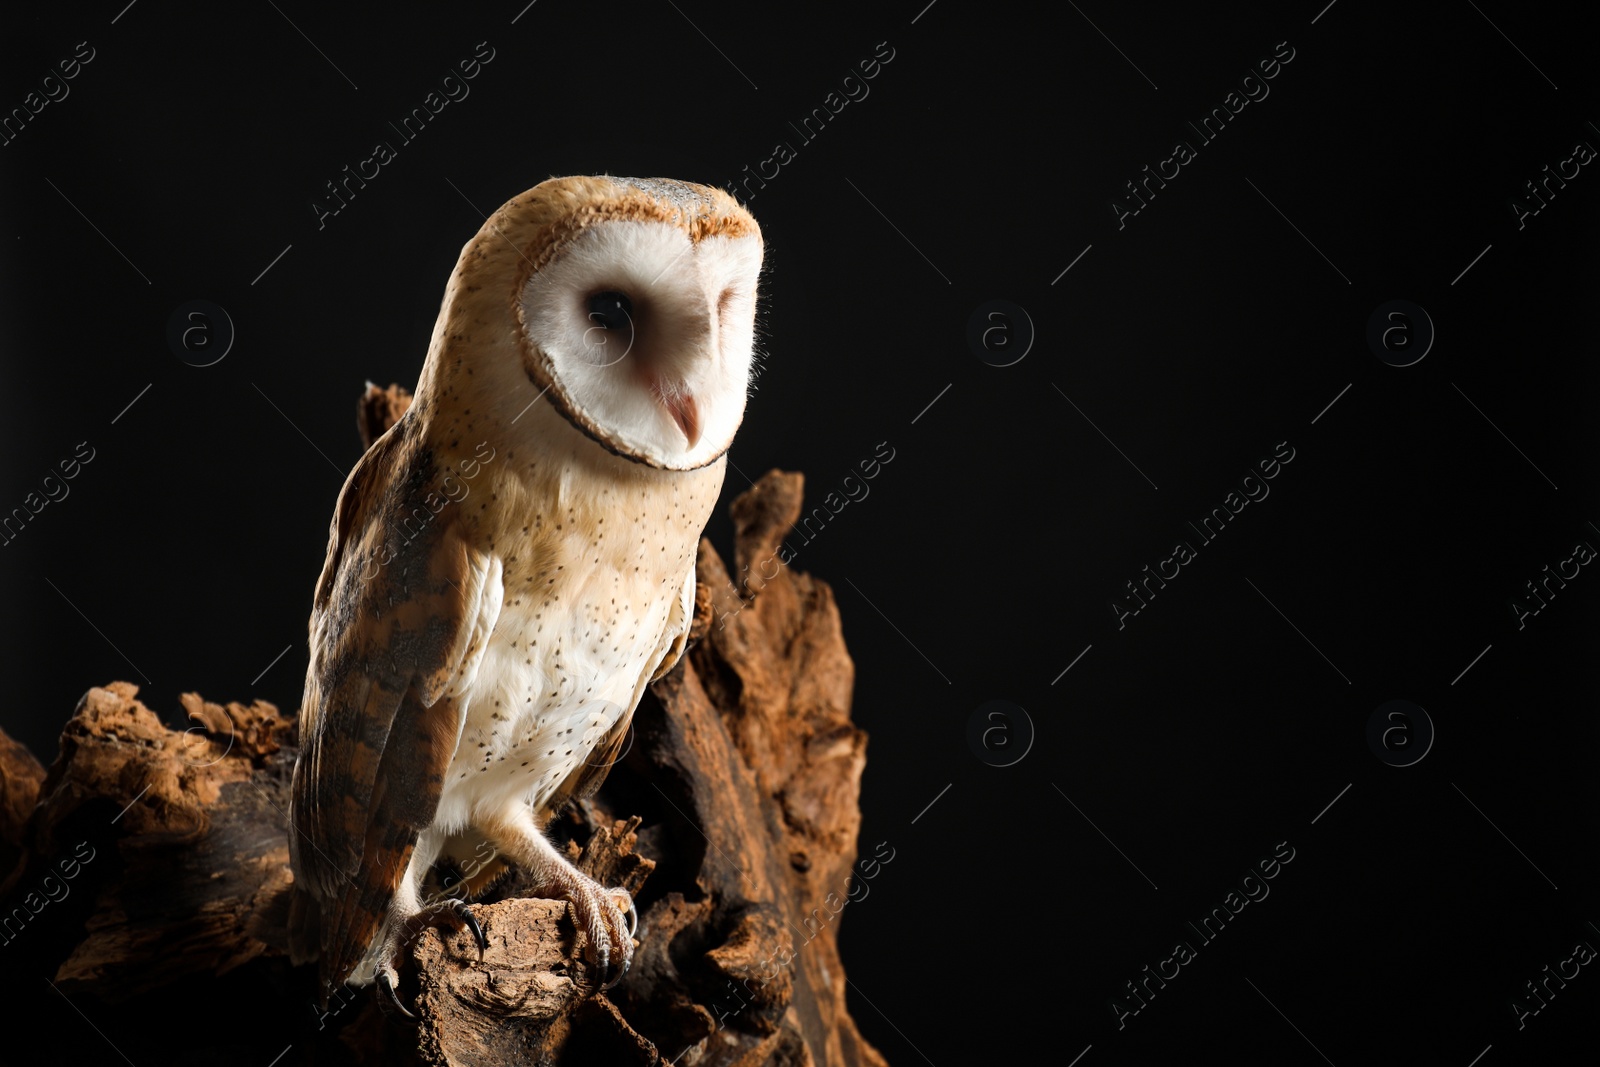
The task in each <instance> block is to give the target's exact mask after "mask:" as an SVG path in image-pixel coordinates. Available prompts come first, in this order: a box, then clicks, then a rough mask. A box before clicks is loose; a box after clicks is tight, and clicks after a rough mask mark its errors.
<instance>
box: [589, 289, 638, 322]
mask: <svg viewBox="0 0 1600 1067" xmlns="http://www.w3.org/2000/svg"><path fill="white" fill-rule="evenodd" d="M589 321H590V322H592V323H594V324H595V325H596V326H598V327H600V328H601V329H602V330H628V329H632V327H633V301H632V300H629V299H628V294H627V293H619V292H615V291H613V290H607V291H606V292H603V293H595V294H594V295H593V296H591V297H590V298H589Z"/></svg>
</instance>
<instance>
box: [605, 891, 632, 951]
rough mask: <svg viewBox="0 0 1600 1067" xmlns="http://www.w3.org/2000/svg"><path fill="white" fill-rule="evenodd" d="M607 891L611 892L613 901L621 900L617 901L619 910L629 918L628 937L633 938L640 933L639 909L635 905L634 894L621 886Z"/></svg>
mask: <svg viewBox="0 0 1600 1067" xmlns="http://www.w3.org/2000/svg"><path fill="white" fill-rule="evenodd" d="M607 892H609V893H610V894H611V899H612V900H613V901H620V902H619V903H617V910H618V911H620V912H622V914H623V916H624V917H626V918H627V920H628V938H629V940H633V939H634V938H635V935H637V934H638V933H639V909H638V908H636V907H634V906H633V895H632V894H631V893H629V892H628V891H627V890H626V889H623V888H622V887H621V886H618V887H617V888H615V889H611V890H607Z"/></svg>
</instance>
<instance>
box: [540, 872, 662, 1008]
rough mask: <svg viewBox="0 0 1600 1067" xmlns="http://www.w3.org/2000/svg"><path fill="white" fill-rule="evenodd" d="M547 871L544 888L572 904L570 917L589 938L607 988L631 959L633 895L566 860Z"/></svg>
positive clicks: (635, 929)
mask: <svg viewBox="0 0 1600 1067" xmlns="http://www.w3.org/2000/svg"><path fill="white" fill-rule="evenodd" d="M550 873H551V880H550V884H549V885H547V886H546V887H545V888H546V889H547V890H548V891H549V892H551V893H553V894H554V895H556V896H558V897H564V898H565V899H566V900H567V901H568V902H569V903H570V904H571V905H572V914H573V919H574V921H575V922H576V923H577V926H578V929H580V930H582V931H583V932H584V935H585V936H586V937H587V938H588V939H589V947H590V949H591V951H592V952H593V955H594V964H595V968H596V970H597V971H599V974H600V981H601V985H600V988H601V989H602V990H605V989H610V988H611V987H612V986H614V985H616V984H617V983H618V982H620V981H622V977H623V975H625V974H627V973H628V967H629V965H630V964H631V963H632V962H633V935H634V934H635V933H637V932H638V929H639V913H638V911H637V910H636V909H635V908H634V906H633V897H632V896H631V895H629V893H628V891H627V890H626V889H623V888H622V887H621V886H617V887H614V888H611V889H607V888H606V887H604V886H602V885H601V884H600V883H599V882H597V881H595V880H594V879H593V878H590V877H589V876H588V875H586V874H584V873H583V872H581V871H579V870H578V869H577V868H575V867H572V866H570V865H568V864H565V863H563V864H561V866H560V867H559V868H557V869H556V870H554V871H551V872H550ZM624 916H626V918H624Z"/></svg>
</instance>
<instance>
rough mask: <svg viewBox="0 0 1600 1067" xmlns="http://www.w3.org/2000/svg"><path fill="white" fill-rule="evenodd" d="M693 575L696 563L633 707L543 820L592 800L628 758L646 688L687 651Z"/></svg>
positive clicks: (559, 790)
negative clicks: (571, 801)
mask: <svg viewBox="0 0 1600 1067" xmlns="http://www.w3.org/2000/svg"><path fill="white" fill-rule="evenodd" d="M694 574H695V571H694V563H693V562H691V563H690V564H689V573H688V574H687V575H686V576H685V577H684V580H683V584H682V586H680V588H679V590H678V596H677V599H676V600H674V601H673V602H672V608H671V610H669V611H668V613H667V625H666V627H665V628H664V629H663V630H662V632H661V640H660V642H659V643H658V644H657V645H656V650H655V654H654V655H653V656H651V657H649V658H648V659H647V660H646V661H645V662H646V663H647V664H650V663H653V664H655V666H654V668H653V669H650V670H649V671H648V672H647V673H645V674H644V675H642V676H640V678H639V684H638V685H637V686H636V687H635V688H634V691H633V704H632V706H631V707H629V708H628V709H627V710H626V711H625V712H624V713H623V714H621V715H619V716H618V717H617V721H616V723H615V724H614V725H613V726H612V727H611V729H610V730H608V731H606V735H605V736H604V737H602V738H601V739H600V741H599V743H597V744H596V745H595V746H594V749H593V751H591V752H590V753H589V756H588V758H587V759H585V760H584V761H583V762H582V763H580V764H578V766H577V767H575V768H574V769H573V771H572V773H571V774H569V775H567V777H566V780H565V781H563V782H562V783H561V784H560V785H559V786H557V787H556V791H555V792H554V793H552V794H551V795H550V799H549V800H548V801H546V802H545V806H544V810H543V811H542V812H540V813H538V814H539V817H540V819H541V820H543V819H547V818H549V817H550V816H551V815H553V814H555V813H556V812H557V811H559V810H561V805H563V804H565V803H566V802H567V801H568V800H569V799H570V798H572V797H579V798H582V797H587V796H592V795H593V794H594V792H595V790H597V789H599V788H600V786H601V785H603V784H604V783H605V780H606V775H608V774H610V773H611V767H612V765H613V764H615V763H616V762H617V761H618V760H620V759H621V758H622V757H623V756H625V755H627V754H628V753H627V749H626V748H625V747H624V746H625V745H626V743H627V740H628V727H629V726H631V725H632V724H633V713H634V710H635V709H636V708H638V706H639V700H640V698H641V697H643V696H644V691H645V688H646V687H647V686H649V685H650V684H651V683H653V682H655V681H657V680H659V679H660V678H662V677H663V676H665V675H666V674H667V673H668V672H669V671H671V670H672V668H674V667H676V666H677V665H678V661H679V660H680V659H682V658H683V652H684V649H685V648H687V647H688V644H689V623H690V622H691V620H692V619H693V618H694Z"/></svg>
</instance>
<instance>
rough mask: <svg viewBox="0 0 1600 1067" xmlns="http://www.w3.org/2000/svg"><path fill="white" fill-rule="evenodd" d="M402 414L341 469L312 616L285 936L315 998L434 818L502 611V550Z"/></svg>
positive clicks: (383, 907)
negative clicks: (449, 496) (476, 527)
mask: <svg viewBox="0 0 1600 1067" xmlns="http://www.w3.org/2000/svg"><path fill="white" fill-rule="evenodd" d="M433 474H434V462H433V459H432V456H431V454H430V453H429V451H428V450H427V449H426V448H425V447H423V446H422V444H421V441H420V439H419V437H418V436H416V432H415V430H414V429H413V428H412V425H411V420H407V419H402V420H401V421H400V422H399V423H397V424H396V426H395V428H394V429H393V430H392V431H391V432H389V433H387V434H385V435H384V436H383V437H382V438H380V439H379V440H378V441H377V442H375V443H374V444H373V446H372V448H371V449H369V450H368V452H367V453H366V455H364V456H363V457H362V458H361V460H360V462H358V463H357V464H356V467H355V469H354V470H353V471H351V473H350V477H349V480H348V481H346V483H345V486H344V489H343V491H342V492H341V493H340V495H339V503H338V506H337V508H336V509H335V512H334V521H333V527H332V530H331V531H330V536H329V545H328V557H327V560H326V562H325V563H324V565H323V570H322V575H321V577H320V578H319V579H318V582H317V591H316V598H315V602H314V606H313V609H312V616H311V645H312V648H311V667H310V669H309V671H308V672H307V677H306V692H305V699H304V702H303V705H302V707H301V710H300V746H301V747H300V758H299V761H298V762H297V763H296V765H295V774H294V783H293V788H292V794H291V801H290V821H291V826H292V833H291V835H290V848H291V858H292V860H293V867H294V872H295V878H296V890H297V892H296V893H295V897H294V900H293V901H292V902H291V911H290V927H291V929H290V937H291V944H292V947H293V948H294V954H295V956H296V957H297V958H299V959H309V958H310V957H312V956H319V957H320V959H321V962H322V978H323V996H324V998H326V996H327V994H328V992H330V991H331V990H332V989H333V988H334V987H335V986H336V985H338V984H339V983H340V982H343V981H345V980H346V979H347V978H348V977H349V976H350V974H351V972H352V971H354V970H355V968H356V966H357V965H358V964H359V963H360V962H361V959H362V957H363V956H364V955H365V954H366V952H367V950H368V948H369V947H370V945H371V944H372V942H373V940H374V938H375V937H376V936H377V934H378V932H379V930H380V929H381V928H382V925H383V921H384V918H385V915H386V912H387V908H388V905H389V902H390V900H391V898H392V897H393V895H394V892H395V888H396V887H397V886H398V885H399V883H400V880H401V878H402V877H403V875H404V874H405V870H406V865H407V863H408V862H409V861H410V858H411V850H412V848H413V846H414V845H415V844H416V840H417V836H418V835H419V834H420V833H421V832H422V831H423V830H424V829H425V828H426V827H427V826H428V825H429V824H430V823H431V822H432V821H433V817H434V813H435V811H436V809H437V808H438V804H439V795H440V792H441V790H442V788H443V785H444V775H445V771H446V769H447V768H448V767H449V764H450V760H451V758H452V757H453V756H454V754H455V749H456V744H457V742H458V741H459V738H460V734H461V729H462V725H463V718H464V709H463V708H462V706H461V703H460V700H459V697H460V694H461V693H462V691H463V690H464V689H465V688H466V686H467V685H468V684H470V682H471V680H472V677H473V676H474V675H475V674H476V672H477V669H478V665H479V663H480V662H481V660H482V657H483V652H484V649H485V647H486V646H487V644H488V636H489V633H490V631H492V630H493V629H494V624H495V621H496V619H497V618H498V616H499V613H500V604H501V597H502V593H503V587H502V584H501V579H500V561H499V559H498V557H494V556H492V555H489V554H486V553H482V552H479V551H476V550H474V549H473V548H472V547H471V546H470V545H469V544H468V543H467V541H466V540H465V539H464V538H463V536H462V534H461V531H460V529H459V528H458V526H457V524H456V521H455V520H456V517H457V514H458V513H459V508H457V507H454V506H451V505H449V504H448V503H446V502H445V501H444V500H443V498H437V499H436V497H437V494H434V493H430V492H429V491H428V486H429V484H430V483H431V482H433V481H434V480H435V479H434V477H433Z"/></svg>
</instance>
